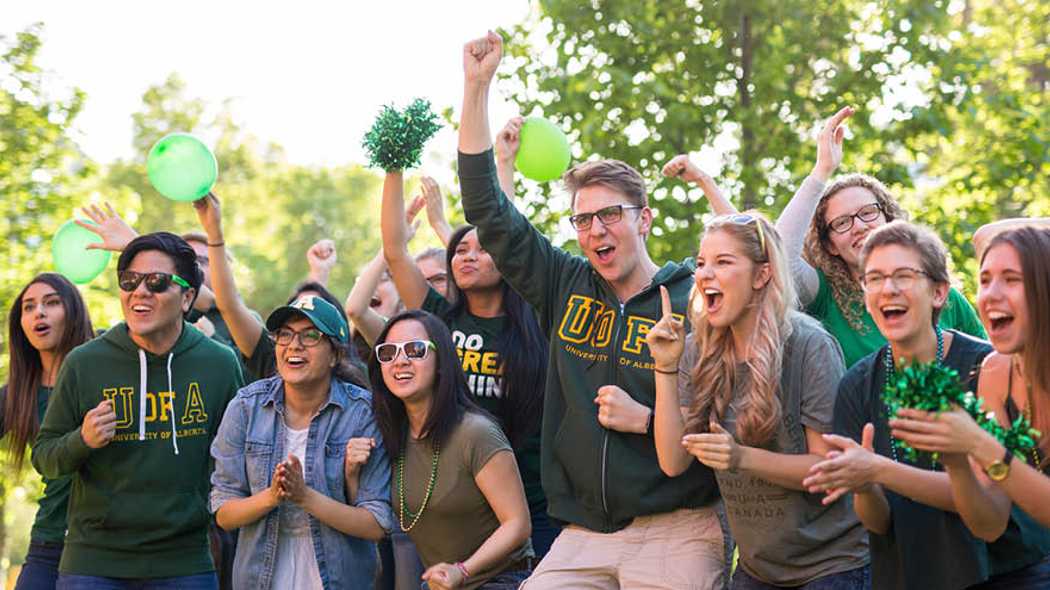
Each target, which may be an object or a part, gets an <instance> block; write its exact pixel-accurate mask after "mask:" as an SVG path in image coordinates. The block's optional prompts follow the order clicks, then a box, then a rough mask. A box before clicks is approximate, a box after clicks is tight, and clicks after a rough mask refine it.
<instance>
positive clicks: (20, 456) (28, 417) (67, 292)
mask: <svg viewBox="0 0 1050 590" xmlns="http://www.w3.org/2000/svg"><path fill="white" fill-rule="evenodd" d="M36 283H45V284H46V285H48V286H50V287H51V288H52V289H54V290H55V292H56V293H58V296H59V298H60V299H61V300H62V307H63V309H65V320H64V325H63V330H62V338H61V339H60V340H59V342H58V351H57V352H58V354H57V355H56V358H55V360H56V361H57V364H56V367H57V366H61V364H62V361H63V360H64V359H65V357H66V355H67V354H69V351H71V350H73V349H74V348H75V347H77V346H80V345H81V344H83V343H85V342H87V341H88V340H91V338H92V337H93V336H94V332H93V331H92V327H91V318H90V317H88V311H87V306H85V305H84V299H83V298H82V297H81V296H80V291H78V290H77V288H76V287H75V286H73V283H70V282H69V280H68V279H67V278H66V277H64V276H62V275H60V274H55V273H50V272H45V273H41V274H38V275H37V276H35V277H33V280H31V281H29V282H28V283H27V284H26V286H25V287H23V288H22V291H21V292H19V293H18V297H15V301H14V303H13V304H12V305H11V311H10V313H8V315H7V341H8V342H9V343H10V371H9V372H8V381H7V396H6V399H5V400H4V407H3V412H4V419H3V423H4V426H5V427H6V428H7V431H8V432H7V448H8V449H9V450H10V451H11V452H10V456H11V461H12V464H13V465H14V467H15V468H16V469H21V468H22V463H23V461H24V460H25V449H26V445H28V444H29V443H30V442H32V440H33V439H34V438H36V435H37V432H38V431H39V430H40V420H39V418H38V416H37V398H36V395H37V390H38V389H39V388H40V384H41V383H42V382H43V379H44V375H43V373H44V365H43V363H42V362H41V360H40V352H39V351H38V350H37V349H35V348H33V345H32V344H30V343H29V338H27V337H26V334H25V332H24V331H23V330H22V298H23V297H25V294H26V291H27V290H29V287H31V286H33V285H35V284H36Z"/></svg>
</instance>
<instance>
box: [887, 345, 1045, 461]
mask: <svg viewBox="0 0 1050 590" xmlns="http://www.w3.org/2000/svg"><path fill="white" fill-rule="evenodd" d="M882 401H883V403H885V404H886V409H887V410H888V411H889V415H890V416H891V417H893V416H896V415H897V412H899V411H900V410H902V409H905V408H909V409H913V410H923V411H926V412H947V411H951V410H952V409H953V408H954V407H955V406H958V407H959V408H961V409H963V410H964V411H966V413H967V414H969V415H970V416H971V417H972V418H973V419H974V421H975V422H977V425H978V426H980V427H981V428H983V429H984V430H985V431H987V432H988V433H989V434H991V435H992V436H994V437H995V439H996V440H998V441H999V442H1000V443H1002V445H1003V446H1005V447H1006V448H1008V449H1010V450H1011V451H1013V452H1014V453H1015V454H1020V453H1023V452H1025V451H1028V450H1029V449H1032V448H1034V447H1035V444H1036V441H1038V440H1039V437H1040V434H1039V431H1037V430H1035V429H1034V428H1032V426H1031V424H1029V422H1028V420H1027V419H1026V418H1025V417H1024V416H1019V417H1018V418H1017V420H1015V421H1014V423H1013V424H1011V425H1010V428H1003V427H1002V425H1000V424H999V422H998V421H997V420H996V419H995V415H994V413H993V412H985V411H984V410H983V409H982V408H981V399H980V398H979V397H977V396H976V395H974V394H973V393H972V392H969V391H966V390H965V389H964V388H963V386H962V383H961V382H960V381H959V373H958V371H956V370H955V369H952V368H949V367H945V366H943V365H941V364H940V363H925V364H923V363H917V364H911V365H908V366H907V367H904V369H902V370H898V371H897V372H896V373H894V374H893V375H890V376H888V377H887V379H886V387H885V388H884V389H883V392H882ZM893 446H894V447H896V448H897V451H898V452H899V453H900V454H901V455H902V456H903V457H904V458H905V459H907V460H908V461H909V462H911V463H917V462H918V460H919V457H920V452H919V451H916V450H915V449H913V448H912V447H911V445H909V444H908V443H906V442H904V441H901V440H897V439H893ZM921 454H922V455H925V454H926V453H921ZM932 458H933V459H934V460H936V459H937V457H936V455H934V456H933V457H932Z"/></svg>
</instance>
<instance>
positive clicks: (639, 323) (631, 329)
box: [558, 295, 684, 354]
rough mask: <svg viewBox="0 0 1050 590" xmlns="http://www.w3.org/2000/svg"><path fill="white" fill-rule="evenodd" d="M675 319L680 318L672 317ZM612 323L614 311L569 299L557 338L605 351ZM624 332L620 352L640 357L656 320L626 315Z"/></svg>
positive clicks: (593, 301) (584, 300) (580, 299)
mask: <svg viewBox="0 0 1050 590" xmlns="http://www.w3.org/2000/svg"><path fill="white" fill-rule="evenodd" d="M674 316H675V317H676V318H678V319H683V318H684V316H682V315H679V314H677V313H676V314H674ZM615 323H616V310H615V309H613V308H611V307H609V306H607V305H605V304H604V303H602V302H601V301H598V300H597V299H592V298H590V297H585V296H583V295H571V296H570V297H569V303H568V305H567V306H566V307H565V314H564V315H563V316H562V318H561V325H559V326H558V337H560V338H561V339H562V340H564V341H566V342H569V343H572V344H586V345H589V346H592V347H594V348H605V347H606V346H608V345H609V341H610V340H611V339H612V333H613V326H614V325H615ZM624 323H625V329H624V330H623V340H622V341H621V342H620V348H621V349H622V350H623V352H627V353H631V354H642V353H643V352H644V351H645V336H646V334H648V333H649V330H650V329H651V328H652V327H653V326H655V325H656V320H655V319H652V318H647V317H644V316H636V315H628V316H626V317H625V318H624Z"/></svg>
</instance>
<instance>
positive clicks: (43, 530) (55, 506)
mask: <svg viewBox="0 0 1050 590" xmlns="http://www.w3.org/2000/svg"><path fill="white" fill-rule="evenodd" d="M7 393H8V388H7V386H6V385H5V386H4V387H3V389H0V438H3V436H4V434H6V433H7V429H6V428H5V425H4V420H3V418H4V417H3V411H2V410H3V408H4V403H5V402H6V399H5V398H6V397H7ZM50 400H51V388H50V387H44V386H40V388H39V389H37V393H36V412H37V413H36V415H37V420H38V421H39V423H42V422H43V421H44V412H46V411H47V404H48V402H49V401H50ZM30 442H32V441H30ZM42 479H43V482H44V495H43V496H41V498H40V506H39V508H37V511H36V518H34V519H33V529H32V530H31V531H30V533H29V538H30V539H32V540H33V541H35V542H44V543H62V542H63V541H64V540H65V538H66V509H67V507H68V506H69V490H70V488H71V487H72V482H73V478H72V476H65V477H56V478H50V477H44V478H42Z"/></svg>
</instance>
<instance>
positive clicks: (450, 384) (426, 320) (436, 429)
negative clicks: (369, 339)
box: [368, 309, 484, 457]
mask: <svg viewBox="0 0 1050 590" xmlns="http://www.w3.org/2000/svg"><path fill="white" fill-rule="evenodd" d="M406 320H415V321H417V322H419V323H421V324H423V329H425V330H426V332H427V335H428V336H429V337H430V340H431V341H432V342H433V343H434V346H435V350H434V351H433V352H432V353H431V354H435V355H437V375H436V377H435V379H434V391H433V399H432V401H431V404H430V411H429V412H427V417H426V420H425V421H424V422H423V430H422V432H421V433H420V438H426V439H428V440H429V441H430V444H431V445H432V446H434V447H441V446H442V445H444V444H445V442H446V441H447V440H448V437H449V436H450V435H451V434H452V431H453V430H455V428H456V425H458V424H459V422H460V420H462V419H463V414H465V413H466V412H477V413H480V414H484V411H483V410H482V409H481V408H479V407H477V406H476V405H475V404H474V402H472V401H471V400H470V396H469V395H468V394H467V380H466V378H464V377H463V369H462V368H460V365H459V355H458V354H456V345H455V344H453V343H452V334H451V333H450V332H449V331H448V326H446V325H445V323H444V322H443V321H441V320H440V319H438V318H437V317H436V316H434V315H432V314H430V313H427V312H425V311H423V310H419V309H411V310H407V311H403V312H401V313H399V314H397V315H395V316H394V317H392V318H390V321H388V322H387V323H386V326H385V327H383V331H382V332H380V333H379V337H378V338H376V342H375V343H376V345H377V346H378V345H380V344H382V343H384V342H386V337H387V334H388V333H389V332H390V328H391V327H393V326H394V325H395V324H397V323H398V322H402V321H406ZM368 376H369V379H370V380H371V382H372V409H373V411H374V412H375V415H376V424H377V425H378V426H379V432H381V433H382V434H383V444H385V445H386V450H387V454H388V455H390V456H391V457H397V456H398V455H399V454H401V449H402V448H403V445H404V444H405V436H406V435H407V432H408V415H407V414H406V413H405V402H403V401H401V400H400V399H399V398H398V397H397V396H395V395H394V394H393V393H390V388H388V387H387V386H386V382H385V381H383V370H382V369H381V368H380V366H379V359H377V358H376V355H375V351H374V350H373V352H372V354H371V355H370V356H369V357H368Z"/></svg>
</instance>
